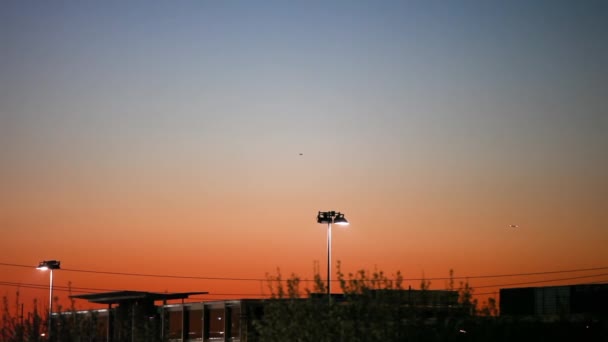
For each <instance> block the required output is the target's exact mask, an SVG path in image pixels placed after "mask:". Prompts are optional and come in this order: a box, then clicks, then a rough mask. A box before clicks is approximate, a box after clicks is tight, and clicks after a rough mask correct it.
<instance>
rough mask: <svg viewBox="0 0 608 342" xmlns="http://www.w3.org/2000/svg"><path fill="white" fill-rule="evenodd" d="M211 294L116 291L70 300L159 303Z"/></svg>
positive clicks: (76, 296) (109, 302)
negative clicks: (141, 300)
mask: <svg viewBox="0 0 608 342" xmlns="http://www.w3.org/2000/svg"><path fill="white" fill-rule="evenodd" d="M207 293H209V292H178V293H157V292H144V291H115V292H103V293H91V294H83V295H74V296H70V298H76V299H86V300H88V301H89V302H91V303H99V304H117V303H122V302H132V301H136V300H140V299H143V300H146V301H157V300H171V299H186V298H188V297H189V296H191V295H199V294H207Z"/></svg>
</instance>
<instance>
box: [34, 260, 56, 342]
mask: <svg viewBox="0 0 608 342" xmlns="http://www.w3.org/2000/svg"><path fill="white" fill-rule="evenodd" d="M60 265H61V262H60V261H57V260H44V261H41V262H40V263H39V264H38V267H36V269H38V270H41V271H46V270H50V271H51V277H50V278H51V286H50V290H49V329H48V334H47V337H48V340H49V341H50V340H51V327H52V320H51V316H52V315H53V270H58V269H60V268H61V267H60Z"/></svg>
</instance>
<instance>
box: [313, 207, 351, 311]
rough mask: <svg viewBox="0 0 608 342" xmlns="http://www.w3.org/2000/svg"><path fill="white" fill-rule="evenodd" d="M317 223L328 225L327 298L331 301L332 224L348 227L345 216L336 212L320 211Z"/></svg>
mask: <svg viewBox="0 0 608 342" xmlns="http://www.w3.org/2000/svg"><path fill="white" fill-rule="evenodd" d="M317 223H327V297H329V299H330V300H331V224H332V223H334V224H337V225H340V226H347V225H348V221H346V219H345V218H344V214H341V213H340V212H335V211H319V214H318V215H317Z"/></svg>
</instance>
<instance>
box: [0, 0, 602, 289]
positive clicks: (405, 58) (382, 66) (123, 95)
mask: <svg viewBox="0 0 608 342" xmlns="http://www.w3.org/2000/svg"><path fill="white" fill-rule="evenodd" d="M607 33H608V2H606V1H593V0H590V1H170V2H169V1H163V2H161V1H145V2H143V1H142V2H137V1H99V2H93V1H70V2H67V1H10V0H8V1H1V2H0V232H1V234H0V263H4V264H15V265H32V268H31V269H30V268H24V267H18V266H8V265H0V284H5V285H0V295H4V294H8V295H9V296H10V295H11V294H13V293H14V291H15V290H16V289H18V287H15V286H6V284H7V283H17V284H25V285H27V284H41V285H43V286H46V285H47V284H48V275H47V274H45V273H41V272H38V271H36V270H35V269H34V268H33V267H34V266H35V265H37V263H38V262H39V261H41V260H44V259H58V260H61V262H62V266H63V267H64V268H65V269H66V270H65V271H63V270H62V271H59V272H57V273H56V280H55V284H56V285H59V286H67V284H68V282H71V283H72V286H75V287H83V288H95V289H131V290H143V291H169V292H175V291H199V290H200V291H210V292H211V293H216V294H218V295H217V296H215V297H213V296H208V297H204V298H207V299H209V298H211V299H217V298H221V297H222V296H221V294H252V295H255V294H257V295H259V294H260V292H262V291H263V290H262V289H261V288H262V287H263V286H262V284H261V282H259V281H221V280H179V279H173V278H167V279H163V278H150V277H133V276H111V275H107V274H96V273H85V272H76V271H73V270H93V271H109V272H125V273H147V274H160V275H182V276H200V277H219V278H253V279H263V278H264V277H265V274H266V273H275V270H276V268H277V267H279V268H280V269H281V271H282V273H283V274H284V276H288V275H289V274H291V273H292V272H294V273H297V274H298V275H300V276H302V277H304V278H310V277H311V276H312V273H313V263H314V262H315V261H318V262H320V265H321V267H320V272H321V274H324V272H325V262H326V257H327V252H326V232H327V229H326V227H325V226H323V225H319V224H317V223H316V220H315V217H316V214H317V211H319V210H323V211H325V210H336V211H341V212H343V213H345V214H346V218H347V219H348V220H349V221H350V222H351V225H350V226H349V227H348V228H346V229H343V228H338V227H336V228H335V229H334V230H333V259H334V260H341V261H342V264H343V267H344V269H345V270H346V271H347V272H348V271H356V270H358V269H368V270H373V269H374V268H378V269H380V270H383V271H384V272H386V273H389V274H392V273H394V272H396V271H398V270H400V271H401V272H402V273H403V274H404V276H405V277H406V278H420V277H421V276H422V274H423V272H424V274H425V276H426V277H442V276H447V275H448V271H449V269H454V271H455V274H456V276H467V275H471V276H473V275H487V274H505V273H525V272H536V271H553V270H569V269H583V268H596V267H605V266H608V247H607V246H608V114H607V113H608V38H607ZM300 153H302V155H300ZM511 224H516V225H518V226H519V227H518V228H517V229H512V228H510V225H511ZM70 269H71V270H72V271H70ZM597 272H598V271H596V273H597ZM599 273H603V274H604V275H603V276H598V277H594V278H585V279H583V280H580V281H577V280H572V281H566V283H577V282H588V281H608V275H607V273H608V270H603V271H599ZM587 274H589V273H587ZM590 274H593V273H590ZM560 276H561V277H563V276H564V275H550V276H546V277H545V278H546V279H553V278H559V277H560ZM535 279H539V278H535ZM540 279H542V278H540ZM509 281H512V280H507V279H490V280H487V281H486V283H483V282H482V281H481V280H480V281H477V282H476V281H472V285H473V287H475V286H476V285H478V286H479V285H484V284H490V285H491V284H501V283H509ZM2 282H3V283H2ZM418 284H419V282H416V281H412V282H411V285H412V286H414V287H418ZM555 284H556V283H547V284H546V285H555ZM444 287H445V286H444V281H435V282H433V283H432V284H431V289H443V288H444ZM21 291H22V294H24V295H25V296H26V297H28V296H29V297H36V298H39V299H40V300H42V301H44V300H46V298H48V297H47V296H48V293H47V292H45V291H43V290H38V289H29V288H27V287H23V288H22V289H21ZM482 291H483V290H479V292H482ZM85 292H86V291H85ZM58 295H59V296H65V295H66V294H65V293H58ZM237 297H247V296H237Z"/></svg>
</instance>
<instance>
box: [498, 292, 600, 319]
mask: <svg viewBox="0 0 608 342" xmlns="http://www.w3.org/2000/svg"><path fill="white" fill-rule="evenodd" d="M500 314H501V316H502V315H505V316H536V317H544V318H558V317H561V318H563V317H570V318H576V317H577V316H581V317H582V316H603V317H606V316H608V284H584V285H565V286H544V287H524V288H512V289H501V290H500Z"/></svg>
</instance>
